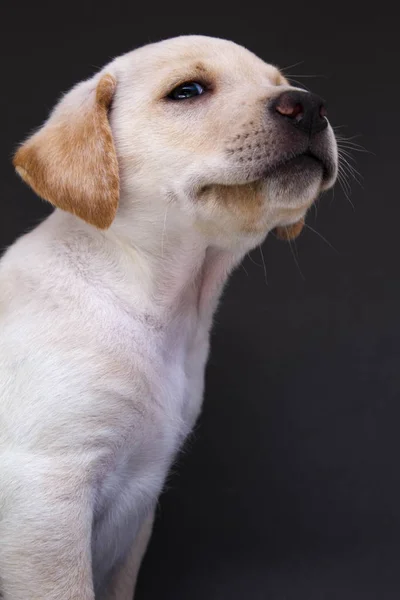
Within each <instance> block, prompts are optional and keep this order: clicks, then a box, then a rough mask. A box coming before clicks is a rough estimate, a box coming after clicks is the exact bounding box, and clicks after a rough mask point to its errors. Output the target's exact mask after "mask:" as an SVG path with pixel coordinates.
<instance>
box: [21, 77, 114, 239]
mask: <svg viewBox="0 0 400 600" xmlns="http://www.w3.org/2000/svg"><path fill="white" fill-rule="evenodd" d="M115 87H116V80H115V79H114V77H113V76H112V75H109V74H106V75H103V76H102V77H101V78H100V79H99V78H95V79H92V80H89V81H84V82H83V83H80V84H78V85H77V86H76V87H75V88H73V89H72V90H71V91H70V92H69V93H68V94H67V95H66V96H65V97H64V98H63V99H62V100H61V101H60V102H59V104H58V105H57V106H56V108H55V109H54V111H53V113H52V114H51V115H50V117H49V119H48V120H47V121H46V123H45V124H44V125H43V127H42V128H41V129H39V131H38V132H37V133H35V134H34V135H33V136H32V137H31V138H29V139H28V140H27V141H26V142H25V143H24V144H23V145H22V146H21V147H20V148H19V150H18V151H17V153H16V154H15V157H14V160H13V164H14V166H15V168H16V170H17V172H18V173H19V175H20V176H21V177H22V179H23V180H24V181H25V182H26V183H27V184H28V185H30V186H31V187H32V189H33V190H34V191H35V192H36V193H37V194H38V195H39V196H41V197H42V198H44V199H45V200H48V201H49V202H51V204H53V205H54V206H56V207H58V208H61V209H63V210H66V211H69V212H71V213H73V214H75V215H77V216H78V217H80V218H81V219H83V220H84V221H87V222H88V223H90V224H91V225H95V226H96V227H98V228H99V229H107V227H109V226H110V225H111V223H112V221H113V219H114V217H115V213H116V211H117V208H118V201H119V175H118V162H117V156H116V152H115V147H114V142H113V138H112V133H111V128H110V124H109V121H108V109H109V107H110V104H111V101H112V98H113V95H114V91H115Z"/></svg>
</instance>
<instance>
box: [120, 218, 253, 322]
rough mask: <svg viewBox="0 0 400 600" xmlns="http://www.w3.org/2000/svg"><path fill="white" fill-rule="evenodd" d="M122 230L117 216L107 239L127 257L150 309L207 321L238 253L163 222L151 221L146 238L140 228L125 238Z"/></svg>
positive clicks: (236, 261) (123, 228) (239, 254)
mask: <svg viewBox="0 0 400 600" xmlns="http://www.w3.org/2000/svg"><path fill="white" fill-rule="evenodd" d="M121 225H122V227H121ZM139 229H140V228H139ZM124 230H125V231H126V225H125V226H124V224H123V223H122V224H121V222H120V221H119V218H118V217H117V219H116V223H115V224H114V226H113V227H112V228H111V230H110V233H109V235H110V236H111V238H114V241H115V242H116V243H117V244H120V245H121V248H123V251H124V253H125V255H126V256H127V257H129V259H128V269H129V268H131V269H132V270H134V271H135V277H139V278H140V287H141V288H142V289H143V290H145V291H146V294H147V295H148V297H150V298H152V299H154V300H155V305H156V306H157V307H158V308H159V309H160V310H161V311H162V312H164V313H168V314H170V315H173V314H175V313H181V312H182V311H183V312H184V311H185V310H186V309H189V310H194V309H195V310H197V312H198V315H199V317H200V318H204V319H209V320H211V318H212V315H213V313H214V311H215V309H216V306H217V304H218V300H219V297H220V295H221V292H222V289H223V286H224V284H225V282H226V280H227V279H228V276H229V274H230V273H231V271H232V269H233V268H234V266H235V265H236V264H237V263H238V262H239V261H240V259H241V258H242V253H238V252H235V251H233V250H227V249H223V248H218V247H217V246H215V245H213V244H210V243H209V242H207V241H206V240H205V238H204V236H203V235H201V234H200V233H199V232H196V231H195V230H193V229H190V228H189V229H185V228H184V227H182V228H179V227H176V226H175V227H171V226H168V223H167V224H166V223H165V222H162V223H160V222H157V221H153V222H152V223H151V230H150V231H149V230H148V231H147V234H146V233H145V232H144V230H143V229H142V230H140V231H138V232H137V235H135V232H132V233H131V236H130V237H129V238H127V237H126V235H124V233H123V231H124ZM114 236H115V237H114ZM129 265H130V266H129Z"/></svg>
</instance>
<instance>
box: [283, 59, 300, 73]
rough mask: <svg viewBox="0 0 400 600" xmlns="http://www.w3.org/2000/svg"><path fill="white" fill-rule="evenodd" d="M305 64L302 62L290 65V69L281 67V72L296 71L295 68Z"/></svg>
mask: <svg viewBox="0 0 400 600" xmlns="http://www.w3.org/2000/svg"><path fill="white" fill-rule="evenodd" d="M303 64H304V60H301V61H300V62H297V63H294V65H289V66H288V67H280V69H279V70H280V71H282V72H283V71H287V70H288V69H294V68H295V67H299V66H300V65H303Z"/></svg>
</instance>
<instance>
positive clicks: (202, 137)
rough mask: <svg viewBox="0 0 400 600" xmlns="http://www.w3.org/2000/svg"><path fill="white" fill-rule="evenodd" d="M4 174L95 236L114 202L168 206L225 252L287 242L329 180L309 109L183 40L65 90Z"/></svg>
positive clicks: (239, 54) (223, 54)
mask: <svg viewBox="0 0 400 600" xmlns="http://www.w3.org/2000/svg"><path fill="white" fill-rule="evenodd" d="M107 112H109V114H108V115H107ZM74 123H75V125H74ZM60 136H62V137H63V141H61V142H60V141H59V140H58V138H59V137H60ZM56 138H57V139H56ZM88 144H89V145H88ZM65 153H68V157H67V158H65V157H64V156H63V154H65ZM85 160H86V167H85ZM58 162H59V163H60V164H59V165H58ZM62 162H63V164H61V163H62ZM44 163H46V165H45V167H43V168H42V165H43V164H44ZM15 164H16V166H17V168H18V170H19V172H20V173H21V174H22V176H23V177H24V178H25V179H26V180H27V181H28V182H29V183H30V184H31V185H32V187H33V188H34V189H36V191H38V193H39V194H40V195H42V196H43V197H45V198H46V199H49V200H50V201H51V202H53V203H54V204H56V205H57V206H60V207H61V208H66V209H67V210H72V212H75V213H76V214H78V215H79V216H81V217H83V218H85V219H86V220H88V221H89V222H92V223H93V224H95V225H97V226H99V227H107V226H109V225H110V223H111V221H112V219H113V217H114V214H115V211H116V208H117V203H118V197H119V195H120V196H121V209H123V206H122V205H123V203H124V202H125V203H128V204H129V202H130V200H129V199H132V198H134V199H139V201H140V202H147V203H152V202H153V203H154V205H155V206H157V209H159V210H160V211H163V210H165V209H166V208H167V207H168V206H171V207H173V210H174V212H175V213H176V211H177V210H178V211H181V213H182V214H184V215H185V216H186V217H187V219H188V222H190V223H191V225H192V226H193V227H195V228H196V229H197V230H198V231H201V232H203V234H204V236H206V237H207V238H208V239H209V241H210V243H213V242H214V243H217V244H221V245H224V246H227V245H228V246H229V245H230V244H232V243H234V242H235V240H237V239H238V238H240V237H243V238H249V239H254V240H258V239H262V237H264V236H265V234H266V233H267V232H268V231H269V230H270V229H272V228H275V227H278V228H283V227H288V229H286V230H285V231H287V236H288V237H291V236H295V235H296V234H297V233H298V232H299V231H300V230H301V226H302V225H301V224H302V222H303V218H304V215H305V213H306V211H307V209H308V208H309V207H310V206H311V204H312V203H313V202H314V200H315V199H316V198H317V196H318V195H319V193H320V192H321V191H323V190H325V189H328V188H329V187H330V186H332V185H333V183H334V181H335V178H336V172H337V148H336V142H335V138H334V134H333V131H332V129H331V127H330V125H329V123H328V121H327V119H326V116H325V107H324V105H323V102H322V100H321V99H320V98H318V97H317V96H314V95H312V94H309V93H308V92H305V91H303V90H297V89H295V88H292V87H291V86H290V85H289V84H288V82H287V81H286V79H285V78H284V77H283V76H282V74H281V73H280V72H279V71H278V69H276V68H275V67H273V66H271V65H268V64H266V63H265V62H263V61H262V60H261V59H259V58H258V57H256V56H255V55H254V54H252V53H251V52H249V51H247V50H245V49H244V48H242V47H240V46H238V45H236V44H234V43H232V42H227V41H224V40H219V39H212V38H207V37H200V36H189V37H181V38H175V39H172V40H166V41H164V42H160V43H158V44H152V45H149V46H145V47H143V48H140V49H138V50H135V51H134V52H131V53H129V54H126V55H124V56H122V57H120V58H117V59H116V60H115V61H113V63H111V64H110V65H109V66H108V67H107V68H106V69H104V70H103V71H102V72H101V73H100V74H98V75H96V76H95V77H94V78H93V79H92V80H90V81H89V82H84V83H83V84H81V85H80V86H77V88H75V89H74V90H72V92H71V93H70V94H69V95H67V96H66V97H65V99H64V100H63V101H62V102H61V103H60V105H59V106H58V108H57V109H56V111H55V112H54V113H53V115H52V116H51V118H50V119H49V121H48V123H47V125H45V126H44V127H43V129H42V130H40V131H39V132H38V133H37V134H36V135H35V136H34V137H33V138H31V140H29V141H28V142H27V144H25V146H22V148H21V149H20V150H19V152H18V153H17V155H16V158H15ZM60 167H61V168H62V167H64V170H65V169H67V170H68V169H69V171H68V174H67V175H68V176H67V177H66V176H65V174H64V175H62V174H60V173H59V172H58V171H59V169H60ZM56 172H57V176H58V177H61V178H62V186H61V187H60V185H57V184H56ZM99 175H100V180H99ZM72 178H75V179H76V180H77V181H75V182H74V181H71V179H72ZM80 178H81V181H79V179H80ZM91 179H93V181H91ZM48 180H49V181H50V184H49V183H48ZM71 185H72V190H73V191H74V192H75V196H77V197H78V198H77V199H75V196H73V192H72V191H71V190H70V189H69V188H70V187H71ZM85 185H86V186H87V187H88V191H87V192H82V186H83V187H84V186H85ZM67 188H68V189H67ZM96 193H97V195H102V196H104V197H103V198H101V202H100V206H97V204H98V203H99V200H96V199H95V197H94V196H95V194H96ZM87 196H90V198H89V199H88V197H87ZM116 196H118V197H116ZM60 199H61V200H60ZM96 203H97V204H96ZM82 207H83V209H84V210H82ZM107 207H109V208H110V211H109V213H107ZM97 210H98V215H100V218H98V215H97V214H96V211H97ZM126 214H127V215H129V214H130V213H129V212H127V213H126ZM127 218H130V217H127ZM132 218H134V216H133V217H132Z"/></svg>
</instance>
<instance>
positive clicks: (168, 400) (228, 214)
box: [0, 36, 337, 600]
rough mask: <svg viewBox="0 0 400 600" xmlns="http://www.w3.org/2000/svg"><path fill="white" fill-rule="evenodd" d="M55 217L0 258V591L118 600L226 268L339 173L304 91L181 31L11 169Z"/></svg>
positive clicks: (127, 583)
mask: <svg viewBox="0 0 400 600" xmlns="http://www.w3.org/2000/svg"><path fill="white" fill-rule="evenodd" d="M14 164H15V167H16V169H17V171H18V173H19V174H20V175H21V177H22V178H23V179H24V180H25V181H26V182H27V183H28V184H29V185H30V186H31V187H32V188H33V189H34V190H35V191H36V192H37V193H38V195H40V196H41V197H43V198H45V199H46V200H48V201H49V202H51V203H52V204H53V205H54V206H55V207H56V208H57V209H56V210H55V211H54V213H53V214H52V215H51V216H50V217H49V218H48V219H46V220H45V221H44V222H43V223H42V224H41V225H39V226H38V227H36V228H35V229H34V230H33V231H32V232H31V233H29V234H27V235H24V236H22V237H21V238H20V239H19V240H18V241H17V242H16V243H15V244H14V245H13V246H11V248H10V249H9V250H8V251H7V252H6V254H5V256H4V257H3V258H2V261H1V263H0V291H1V295H0V327H1V339H0V590H1V594H2V597H3V598H4V600H32V599H38V600H39V599H40V600H56V599H57V600H61V599H63V600H93V599H94V598H96V599H97V600H99V599H112V598H113V599H119V600H128V599H131V598H132V596H133V592H134V587H135V581H136V576H137V572H138V569H139V565H140V561H141V558H142V556H143V553H144V551H145V548H146V545H147V542H148V539H149V536H150V532H151V526H152V519H153V511H154V507H155V504H156V502H157V498H158V496H159V494H160V492H161V490H162V487H163V484H164V481H165V477H166V475H167V473H168V470H169V467H170V466H171V463H172V462H173V460H174V457H175V456H176V453H177V451H178V449H179V448H180V446H181V444H182V442H183V440H184V439H185V436H186V435H187V434H188V432H190V430H191V428H192V427H193V424H194V422H195V420H196V418H197V416H198V414H199V411H200V407H201V402H202V396H203V384H204V368H205V363H206V360H207V355H208V348H209V332H210V327H211V323H212V317H213V313H214V311H215V309H216V306H217V302H218V299H219V297H220V294H221V290H222V287H223V285H224V282H225V281H226V279H227V277H228V275H229V273H230V272H231V270H232V269H233V268H234V267H235V265H237V264H238V262H239V261H240V260H241V259H242V257H243V256H244V254H245V253H246V252H248V251H249V250H250V249H251V248H253V247H255V246H256V245H258V244H260V243H261V242H262V241H263V240H264V238H265V236H266V235H267V233H268V232H269V231H270V230H271V229H273V228H277V231H278V232H280V234H281V236H283V237H288V238H290V237H294V236H295V235H297V234H298V233H299V231H300V230H301V227H302V224H303V218H304V216H305V213H306V211H307V210H308V208H309V207H310V206H311V204H312V203H313V201H314V200H315V199H316V197H317V196H318V194H319V193H320V192H321V190H324V189H327V188H329V187H330V186H331V185H332V184H333V182H334V180H335V177H336V169H337V151H336V143H335V139H334V135H333V132H332V129H331V127H330V125H329V124H328V121H327V119H326V116H325V108H324V105H323V102H322V100H321V99H320V98H318V97H317V96H315V95H313V94H310V93H308V92H304V91H302V90H298V89H295V88H292V87H291V86H290V85H289V84H288V82H287V81H286V80H285V79H284V77H283V76H282V75H281V74H280V72H279V71H278V70H277V69H276V68H275V67H273V66H271V65H268V64H266V63H264V62H263V61H262V60H260V59H259V58H257V57H256V56H255V55H253V54H252V53H250V52H249V51H247V50H245V49H244V48H242V47H240V46H237V45H235V44H234V43H232V42H228V41H224V40H219V39H211V38H207V37H201V36H194V37H180V38H176V39H173V40H167V41H163V42H161V43H158V44H152V45H149V46H146V47H143V48H140V49H138V50H135V51H134V52H130V53H128V54H126V55H124V56H121V57H119V58H117V59H116V60H114V61H113V62H111V63H110V64H109V65H108V66H107V67H106V68H105V69H103V70H101V71H100V72H99V73H97V74H96V75H95V76H94V77H93V78H92V79H90V80H88V81H84V82H83V83H80V84H79V85H77V86H76V87H75V88H73V89H72V90H71V91H70V92H69V93H68V94H66V95H65V96H64V97H63V98H62V100H61V101H60V103H59V104H58V105H57V107H56V108H55V110H54V111H53V113H52V114H51V116H50V118H49V119H48V121H47V122H46V123H45V124H44V125H43V127H42V128H41V129H40V130H39V131H38V132H37V133H35V134H34V135H33V136H32V137H31V138H30V139H28V141H27V142H26V143H25V144H23V145H22V146H21V147H20V148H19V150H18V152H17V153H16V156H15V159H14Z"/></svg>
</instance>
